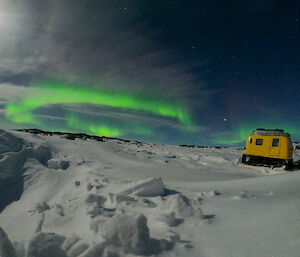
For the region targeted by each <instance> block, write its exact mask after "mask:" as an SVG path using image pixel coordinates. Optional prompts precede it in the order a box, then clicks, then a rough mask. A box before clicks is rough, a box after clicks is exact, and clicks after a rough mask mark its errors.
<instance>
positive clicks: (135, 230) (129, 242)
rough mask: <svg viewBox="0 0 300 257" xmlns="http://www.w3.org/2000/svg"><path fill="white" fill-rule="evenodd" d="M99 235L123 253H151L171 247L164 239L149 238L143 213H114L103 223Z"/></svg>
mask: <svg viewBox="0 0 300 257" xmlns="http://www.w3.org/2000/svg"><path fill="white" fill-rule="evenodd" d="M101 235H102V237H103V238H104V239H105V240H106V243H107V244H108V245H113V246H115V247H119V248H120V249H121V250H122V251H123V252H124V253H133V254H137V255H151V254H154V253H158V252H160V251H162V250H168V249H170V248H171V247H172V243H170V242H168V241H166V240H156V239H152V238H150V233H149V228H148V226H147V218H146V217H145V216H144V215H138V216H129V215H116V216H114V217H113V218H111V219H109V220H107V221H106V222H105V223H104V224H103V226H102V228H101Z"/></svg>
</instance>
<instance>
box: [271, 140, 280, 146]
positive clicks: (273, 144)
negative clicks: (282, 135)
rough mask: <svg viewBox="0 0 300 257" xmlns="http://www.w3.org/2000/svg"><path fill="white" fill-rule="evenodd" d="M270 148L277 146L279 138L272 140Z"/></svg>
mask: <svg viewBox="0 0 300 257" xmlns="http://www.w3.org/2000/svg"><path fill="white" fill-rule="evenodd" d="M272 146H279V138H273V142H272Z"/></svg>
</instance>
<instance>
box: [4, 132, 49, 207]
mask: <svg viewBox="0 0 300 257" xmlns="http://www.w3.org/2000/svg"><path fill="white" fill-rule="evenodd" d="M28 158H35V159H37V160H38V161H39V162H40V163H42V164H43V165H46V164H47V161H48V160H49V159H50V158H51V150H50V148H49V147H47V146H44V145H33V144H31V143H30V144H28V143H26V142H25V141H24V140H22V139H20V138H18V137H16V136H14V135H13V134H10V133H8V132H6V131H3V130H0V212H1V211H2V210H3V209H4V208H5V207H6V206H7V205H8V204H10V203H11V202H13V201H16V200H19V199H20V197H21V195H22V193H23V187H24V179H23V173H24V164H25V162H26V161H27V159H28Z"/></svg>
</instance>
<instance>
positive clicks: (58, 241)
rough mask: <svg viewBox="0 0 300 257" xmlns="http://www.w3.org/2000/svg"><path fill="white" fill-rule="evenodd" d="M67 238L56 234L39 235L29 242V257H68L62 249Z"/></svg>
mask: <svg viewBox="0 0 300 257" xmlns="http://www.w3.org/2000/svg"><path fill="white" fill-rule="evenodd" d="M64 241H65V237H64V236H62V235H58V234H55V233H38V234H37V235H35V236H34V237H33V238H32V239H31V240H30V242H29V245H28V249H27V255H26V256H27V257H53V256H55V257H67V254H66V252H65V251H64V250H63V249H62V244H63V242H64Z"/></svg>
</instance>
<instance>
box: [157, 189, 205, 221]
mask: <svg viewBox="0 0 300 257" xmlns="http://www.w3.org/2000/svg"><path fill="white" fill-rule="evenodd" d="M157 210H158V211H159V212H162V213H175V214H176V216H177V217H180V218H186V217H199V218H203V214H202V211H201V209H200V206H199V203H198V202H197V201H196V200H194V199H189V198H187V197H186V196H184V195H183V194H175V195H170V196H168V197H167V199H166V200H164V199H161V202H160V204H159V206H158V207H157Z"/></svg>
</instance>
